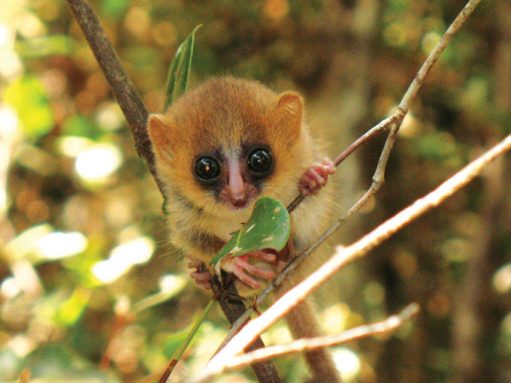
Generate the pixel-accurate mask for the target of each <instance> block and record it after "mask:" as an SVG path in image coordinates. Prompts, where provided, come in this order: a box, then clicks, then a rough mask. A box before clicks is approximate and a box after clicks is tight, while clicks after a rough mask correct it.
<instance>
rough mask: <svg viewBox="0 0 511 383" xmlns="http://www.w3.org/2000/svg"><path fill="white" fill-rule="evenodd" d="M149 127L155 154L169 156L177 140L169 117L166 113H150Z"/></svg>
mask: <svg viewBox="0 0 511 383" xmlns="http://www.w3.org/2000/svg"><path fill="white" fill-rule="evenodd" d="M147 127H148V132H149V138H150V140H151V143H152V145H153V149H154V151H155V154H156V153H158V154H160V155H161V156H163V157H168V156H169V154H171V152H172V146H173V143H174V141H175V140H174V139H173V131H174V129H172V126H171V124H170V122H169V121H168V118H167V117H166V116H165V115H164V114H157V113H153V114H150V115H149V120H148V122H147Z"/></svg>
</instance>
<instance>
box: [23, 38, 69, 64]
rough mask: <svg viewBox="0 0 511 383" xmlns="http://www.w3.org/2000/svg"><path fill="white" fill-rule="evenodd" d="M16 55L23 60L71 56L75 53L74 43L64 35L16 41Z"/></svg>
mask: <svg viewBox="0 0 511 383" xmlns="http://www.w3.org/2000/svg"><path fill="white" fill-rule="evenodd" d="M14 49H15V51H16V53H17V54H18V55H20V56H21V57H22V58H24V59H35V58H41V57H48V56H57V55H58V56H71V55H72V54H73V53H75V52H76V42H75V40H74V39H72V38H71V37H69V36H66V35H52V36H42V37H34V38H31V39H27V40H18V41H16V43H15V45H14Z"/></svg>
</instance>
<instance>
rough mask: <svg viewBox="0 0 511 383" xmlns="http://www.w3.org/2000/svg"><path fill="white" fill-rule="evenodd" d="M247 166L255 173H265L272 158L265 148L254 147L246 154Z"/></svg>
mask: <svg viewBox="0 0 511 383" xmlns="http://www.w3.org/2000/svg"><path fill="white" fill-rule="evenodd" d="M247 162H248V167H249V168H250V170H252V171H254V172H256V173H265V172H267V171H268V170H270V168H271V164H272V162H273V158H272V156H271V152H270V151H269V150H266V149H255V150H253V151H252V152H251V153H250V154H249V155H248V159H247Z"/></svg>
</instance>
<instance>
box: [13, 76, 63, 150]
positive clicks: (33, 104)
mask: <svg viewBox="0 0 511 383" xmlns="http://www.w3.org/2000/svg"><path fill="white" fill-rule="evenodd" d="M3 99H4V102H5V103H7V104H8V105H10V106H11V107H12V108H14V110H16V114H17V115H18V118H19V119H20V121H21V128H22V130H23V132H24V133H25V134H26V135H27V137H28V138H30V139H32V140H36V139H38V138H39V137H41V136H44V135H45V134H46V133H48V132H49V131H50V130H51V129H52V128H53V125H54V120H53V112H52V110H51V108H50V104H49V102H48V97H47V95H46V91H45V89H44V87H43V84H42V83H41V82H40V81H39V80H38V79H37V78H36V77H34V76H23V77H20V78H18V79H16V80H14V81H13V82H11V83H10V84H9V85H8V86H7V87H6V88H5V90H4V92H3Z"/></svg>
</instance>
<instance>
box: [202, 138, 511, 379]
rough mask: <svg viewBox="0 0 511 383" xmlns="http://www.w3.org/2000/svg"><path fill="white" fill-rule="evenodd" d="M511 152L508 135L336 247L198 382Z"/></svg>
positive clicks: (251, 323) (255, 321) (248, 327)
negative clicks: (361, 234) (345, 269)
mask: <svg viewBox="0 0 511 383" xmlns="http://www.w3.org/2000/svg"><path fill="white" fill-rule="evenodd" d="M510 149H511V135H509V136H507V137H506V138H505V139H504V140H502V141H501V142H500V143H499V144H497V145H496V146H494V147H493V148H491V149H489V150H488V151H486V152H485V153H484V154H483V155H482V156H480V157H479V158H478V159H476V160H474V161H472V162H471V163H470V164H468V165H467V166H465V167H464V168H463V169H462V170H460V171H459V172H457V173H456V174H454V175H453V176H452V177H450V178H449V179H448V180H447V181H445V182H443V183H442V184H441V185H440V186H438V187H437V188H436V189H435V190H433V191H432V192H430V193H429V194H427V195H426V196H424V197H422V198H420V199H418V200H416V201H415V202H414V203H413V204H412V205H410V206H409V207H407V208H406V209H404V210H402V211H400V212H399V213H397V214H396V215H395V216H393V217H392V218H390V219H388V220H387V221H385V222H384V223H383V224H381V225H380V226H378V227H377V228H376V229H374V230H373V231H371V232H370V233H369V234H367V235H365V236H364V237H362V238H361V239H360V240H358V241H357V242H355V243H353V244H352V245H350V246H347V247H342V246H338V247H337V249H336V252H335V254H334V255H333V256H332V258H331V259H329V260H328V261H327V262H325V263H324V264H323V265H322V266H321V267H320V268H319V269H318V270H316V271H315V272H314V273H312V274H311V275H309V276H308V277H307V278H306V279H305V280H304V281H302V282H301V283H300V284H298V285H296V286H295V287H293V288H292V289H290V290H289V291H288V292H286V293H285V294H284V295H282V296H281V297H280V298H279V299H278V300H277V301H276V302H275V303H274V304H273V305H272V306H271V307H270V308H269V309H268V310H266V311H265V312H263V313H262V314H261V315H260V316H259V317H257V318H255V319H253V320H251V321H249V322H248V323H247V324H246V326H244V327H243V328H242V329H241V330H240V331H239V333H238V334H236V335H235V336H234V337H233V338H232V339H231V341H230V342H229V343H228V344H227V345H226V346H225V347H224V348H223V349H222V350H221V351H220V352H219V353H218V354H217V355H216V356H215V357H213V358H212V359H211V361H210V362H209V364H208V365H207V367H206V369H205V371H204V373H203V374H202V375H201V376H200V380H199V381H203V380H202V379H203V378H204V377H208V376H211V374H216V373H217V371H221V370H223V366H224V364H225V363H226V362H227V361H228V360H230V359H231V358H234V357H235V356H237V355H239V354H241V353H242V352H243V349H244V348H245V347H246V345H247V344H250V342H252V340H253V339H254V338H256V337H257V336H259V335H260V334H262V333H263V332H264V331H265V330H266V329H267V328H268V327H270V326H271V325H272V324H274V323H275V322H276V321H278V320H279V319H281V318H282V317H284V316H285V315H286V314H287V313H288V312H289V311H290V310H291V309H292V308H293V307H295V306H296V305H297V304H299V303H300V302H302V301H303V300H304V299H305V298H306V297H307V296H308V295H309V294H311V293H312V292H313V291H315V290H316V289H317V288H318V287H319V286H321V285H322V284H323V283H324V282H325V281H327V280H328V279H329V278H331V277H332V276H333V275H334V274H335V273H336V272H337V271H339V270H340V269H341V268H343V267H345V266H346V265H347V264H349V263H351V262H353V261H354V260H356V259H358V258H361V257H363V256H365V255H366V254H367V253H368V252H369V251H370V250H372V249H373V248H375V247H376V246H378V245H379V244H381V243H382V242H383V241H385V240H386V239H388V238H389V237H391V236H392V235H394V234H395V233H396V232H397V231H399V230H401V229H402V228H403V227H404V226H406V225H408V224H409V223H410V222H412V221H414V220H415V219H417V218H418V217H420V216H421V215H423V214H424V213H426V212H427V211H429V210H431V209H432V208H434V207H436V206H438V205H439V204H440V203H442V202H443V201H445V200H446V199H447V198H448V197H450V196H451V195H453V194H454V193H455V192H457V191H458V190H460V189H461V188H463V187H464V186H465V185H467V184H468V183H469V182H470V181H472V180H473V179H474V178H475V177H477V176H478V175H479V174H480V173H481V171H482V170H483V169H484V168H485V166H487V165H488V164H489V163H490V162H492V161H493V160H494V159H495V158H497V157H498V156H500V155H502V154H503V153H505V152H506V151H508V150H510Z"/></svg>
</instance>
